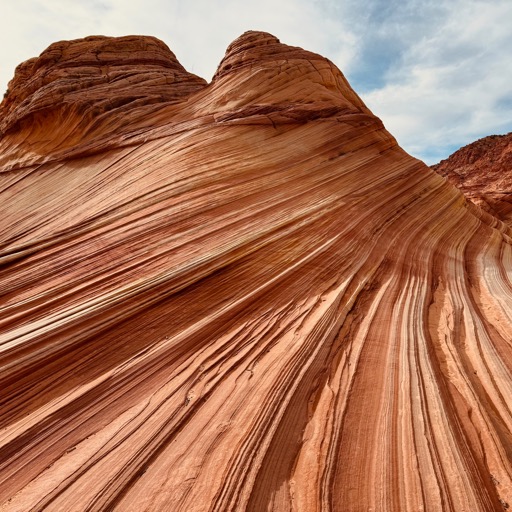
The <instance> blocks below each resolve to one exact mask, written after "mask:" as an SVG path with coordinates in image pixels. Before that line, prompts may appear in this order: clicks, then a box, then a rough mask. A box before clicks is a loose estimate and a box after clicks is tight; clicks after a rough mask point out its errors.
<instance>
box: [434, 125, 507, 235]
mask: <svg viewBox="0 0 512 512" xmlns="http://www.w3.org/2000/svg"><path fill="white" fill-rule="evenodd" d="M432 168H433V169H434V170H435V171H437V172H438V173H439V174H441V176H445V177H446V178H448V180H449V181H450V183H452V184H453V185H455V186H456V187H457V188H458V189H460V190H461V191H462V192H463V193H464V195H465V196H467V197H469V198H470V199H471V200H472V201H473V202H474V203H476V204H478V206H480V207H481V208H483V209H484V210H486V211H488V212H489V213H491V214H492V215H495V216H496V217H498V218H499V219H501V220H502V221H503V222H506V223H507V224H508V225H509V226H511V227H512V132H511V133H508V134H507V135H491V136H489V137H484V138H483V139H479V140H477V141H476V142H473V143H472V144H468V145H467V146H464V147H463V148H461V149H459V150H458V151H456V152H455V153H453V155H451V156H450V157H449V158H447V159H446V160H443V161H442V162H439V163H438V164H436V165H433V166H432Z"/></svg>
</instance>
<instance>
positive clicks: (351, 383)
mask: <svg viewBox="0 0 512 512" xmlns="http://www.w3.org/2000/svg"><path fill="white" fill-rule="evenodd" d="M98 41H102V43H101V44H103V43H105V44H107V43H108V45H113V46H114V47H115V48H117V50H116V52H119V53H120V54H121V55H122V54H123V52H124V51H122V50H121V48H123V47H124V44H125V43H126V44H128V43H129V45H128V48H131V45H132V44H134V45H136V46H137V47H143V46H144V45H145V44H146V43H147V44H148V45H150V46H152V47H153V46H154V47H155V48H158V49H162V48H163V45H162V44H161V43H159V42H156V41H155V40H154V39H149V40H148V39H147V38H142V39H140V38H123V39H117V40H110V42H108V41H107V40H103V39H102V40H98V39H96V38H93V39H92V40H87V39H86V40H82V41H74V42H71V43H58V44H57V45H54V46H53V47H51V48H54V47H56V48H67V50H66V51H67V52H68V55H69V56H71V55H76V59H78V60H77V63H78V62H79V59H80V55H87V54H88V51H89V50H88V48H90V47H91V48H92V46H94V45H96V44H97V43H98ZM90 45H92V46H90ZM79 46H81V47H82V49H81V50H80V51H78V47H79ZM75 47H76V48H75ZM75 49H76V51H75ZM155 51H156V50H155ZM162 51H164V50H162ZM50 53H51V54H52V51H50ZM156 53H158V52H156ZM164 53H165V52H164ZM126 54H127V55H128V54H131V50H130V51H128V50H127V53H126ZM43 55H44V54H43ZM158 55H160V53H158ZM167 55H168V57H169V65H168V67H166V65H165V64H162V63H161V62H160V61H159V62H160V63H159V64H158V69H168V70H169V73H173V76H175V77H178V75H179V77H182V78H183V80H185V85H183V83H182V82H181V81H180V80H179V79H177V78H176V79H173V80H169V81H168V82H166V83H165V87H164V84H163V83H162V84H160V85H159V86H158V87H159V90H160V89H161V91H162V92H161V93H159V94H160V96H159V98H160V99H159V100H158V101H159V103H157V105H158V108H149V107H148V105H153V106H154V105H155V104H153V103H151V101H152V100H148V102H146V99H145V98H146V96H145V94H147V95H148V97H152V93H151V92H150V91H152V90H153V89H152V88H151V87H149V85H148V88H146V85H147V84H146V85H144V87H142V86H141V89H140V90H139V92H140V95H141V97H140V98H139V99H138V102H135V104H132V103H131V102H130V103H123V104H122V105H121V106H120V107H119V109H121V110H118V109H117V107H115V108H112V109H109V108H105V101H106V100H105V97H103V96H101V98H100V96H96V95H94V98H93V99H92V104H93V105H94V104H98V105H100V106H101V108H100V109H99V112H100V113H99V115H98V117H95V110H94V107H93V108H92V110H91V115H92V117H91V118H90V119H89V118H88V121H87V122H88V123H89V122H92V123H93V125H94V130H93V132H94V133H92V134H90V135H88V136H85V137H84V135H83V133H82V131H81V128H80V127H81V126H82V125H81V124H80V123H78V124H76V125H73V124H72V123H71V121H70V123H71V124H67V123H68V119H72V118H73V116H74V113H73V111H72V108H71V111H70V112H68V110H69V109H62V108H61V107H57V106H55V109H56V110H58V111H59V112H60V113H59V116H62V117H61V118H59V119H60V122H59V123H57V124H55V122H54V118H53V117H52V116H49V117H46V116H45V115H42V116H40V117H38V114H36V112H33V111H32V110H31V108H32V107H31V105H33V104H35V103H34V102H36V100H37V101H39V100H38V98H39V95H41V96H42V95H43V93H45V86H42V87H41V88H40V89H37V88H36V87H34V88H33V91H32V92H31V93H30V94H28V93H27V94H25V93H24V92H22V90H21V89H23V88H25V90H26V91H28V90H29V89H28V88H27V87H28V86H27V85H23V84H25V83H29V82H30V81H31V80H35V77H36V76H37V73H36V75H33V76H32V74H30V73H28V72H26V73H25V74H24V75H23V72H22V71H19V73H22V75H20V77H18V78H17V79H15V80H14V82H11V89H12V90H11V92H10V93H9V96H8V97H7V99H6V101H5V102H4V104H3V106H2V108H3V112H8V114H7V116H8V117H9V116H10V118H12V119H18V118H19V119H20V120H21V121H20V122H17V123H16V122H13V124H11V125H9V126H10V128H8V129H6V130H5V131H4V135H3V138H2V140H1V141H0V145H1V148H2V155H1V158H2V162H4V164H3V168H2V172H0V190H1V192H0V204H1V208H2V216H1V220H0V264H1V267H0V290H1V294H2V298H1V302H0V303H1V309H0V343H1V344H0V366H1V371H0V404H1V417H0V421H1V423H0V503H3V505H2V506H1V507H0V509H1V510H6V511H23V512H26V511H28V510H66V511H83V510H134V511H143V510H152V511H162V510H172V511H187V512H192V511H198V512H199V511H200V512H203V511H214V510H215V511H242V510H248V511H255V512H261V511H267V510H268V511H291V510H296V511H301V512H304V511H339V512H347V511H349V512H350V511H357V512H358V511H368V510H374V511H390V512H396V511H400V510H403V511H419V510H425V511H444V510H453V511H462V510H467V511H490V510H495V511H498V510H503V509H504V508H506V507H507V506H508V503H512V486H511V476H512V411H511V407H512V398H511V397H512V343H511V340H512V308H511V305H512V286H511V282H510V276H511V271H512V244H511V238H510V235H511V231H510V228H509V227H508V226H507V225H505V224H504V223H502V222H501V221H499V220H498V219H496V218H495V217H493V216H492V215H490V214H488V213H486V212H483V211H482V210H481V209H478V208H475V207H474V205H472V204H471V203H470V202H468V201H467V200H466V199H465V198H464V196H463V195H462V194H461V193H460V192H459V191H458V190H457V189H456V188H455V187H453V186H452V185H450V184H449V183H448V182H447V181H446V180H445V179H443V178H442V177H441V176H439V175H438V174H436V173H435V172H433V171H432V170H431V169H429V168H428V167H427V166H426V165H425V164H423V163H422V162H420V161H418V160H416V159H414V158H412V157H410V156H409V155H408V154H406V153H405V152H404V151H403V150H402V149H401V148H400V147H398V145H397V143H396V141H395V139H394V138H393V137H392V136H391V135H390V134H389V133H388V132H387V131H386V130H385V129H384V127H383V125H382V123H381V122H380V120H379V119H377V118H376V117H375V116H373V115H372V114H371V112H369V110H368V109H367V108H366V107H365V106H364V104H363V103H362V101H361V100H360V99H359V98H358V96H357V95H356V94H355V93H354V91H353V90H352V89H351V88H350V86H349V85H348V83H347V81H346V80H345V78H344V77H343V75H342V74H341V73H340V71H339V70H338V69H337V68H336V67H335V66H334V65H333V64H332V63H331V62H329V61H327V60H326V59H324V58H322V57H320V56H318V55H315V54H311V53H309V52H306V51H304V50H301V49H298V48H292V47H288V46H286V45H283V44H281V43H279V41H278V40H277V39H276V38H274V37H273V36H271V35H269V34H265V33H259V32H249V33H246V34H244V35H242V36H241V37H240V38H239V39H238V40H236V41H235V42H234V43H233V44H232V45H231V46H230V47H229V48H228V52H227V55H226V57H225V58H224V60H223V61H222V63H221V65H220V67H219V70H218V72H217V74H216V75H215V77H214V79H213V81H212V83H211V84H208V85H205V84H204V83H202V81H201V80H200V79H197V78H194V77H191V76H190V75H189V74H188V73H186V72H185V71H184V70H183V69H182V68H181V66H179V65H178V64H177V63H176V61H175V59H174V57H173V56H172V54H170V52H169V53H167ZM70 59H71V57H70ZM109 59H110V60H109V62H111V64H110V65H111V66H115V65H116V62H117V59H116V56H115V55H112V56H111V57H109ZM36 62H37V61H36ZM69 62H72V59H71V61H68V64H67V65H66V66H67V67H68V68H69V67H72V66H70V65H69ZM57 63H58V61H57ZM30 65H33V64H30V63H29V64H26V65H24V66H22V68H21V70H24V69H25V68H26V66H30ZM88 65H89V64H88ZM52 66H53V64H52V65H49V67H48V70H47V73H48V74H50V75H51V74H52V73H54V70H53V67H52ZM137 66H138V65H137ZM140 69H141V70H140V76H139V77H138V78H137V83H139V80H140V82H141V83H146V82H147V81H146V80H145V79H144V76H145V71H143V67H142V68H140ZM55 72H56V71H55ZM94 73H96V71H95V72H94ZM148 73H149V74H150V75H151V73H153V71H152V70H148ZM98 76H99V75H98ZM23 77H24V78H23ZM91 80H92V79H91ZM102 80H103V79H102ZM120 80H121V81H123V83H124V82H126V89H123V91H124V92H123V93H122V97H126V96H123V95H124V94H126V95H129V91H130V89H131V86H129V82H130V80H129V78H128V76H126V77H124V78H123V77H122V76H121V78H120ZM148 81H151V80H149V79H148ZM55 82H57V83H55ZM55 82H52V83H55V85H53V86H51V84H49V86H48V87H49V88H50V89H51V87H54V88H56V87H57V85H58V84H59V81H58V80H55ZM92 82H93V83H92V84H91V83H90V82H89V78H87V79H86V80H85V81H84V82H82V79H80V77H77V78H76V79H73V81H72V84H74V85H72V87H71V89H70V91H68V92H67V93H66V94H64V97H67V94H71V95H72V96H73V97H75V98H76V101H75V100H73V102H72V104H73V105H74V104H75V102H76V103H78V104H80V105H81V104H82V103H81V101H82V100H81V98H84V103H85V104H86V105H89V103H88V102H87V101H88V100H87V101H86V100H85V98H88V97H89V94H91V95H92V94H93V91H94V88H95V87H102V86H103V85H104V86H105V87H107V86H108V83H109V82H108V81H106V82H105V83H104V84H103V82H102V84H103V85H97V86H96V85H94V84H95V83H96V82H95V81H94V80H92ZM82 83H83V87H82V88H77V85H79V84H82ZM17 84H18V85H17ZM61 86H63V84H60V85H58V90H61ZM137 87H138V86H137ZM94 94H96V93H94ZM105 96H108V97H110V99H111V101H113V102H114V104H115V103H116V99H115V98H116V93H115V92H113V91H112V90H111V91H110V92H108V94H107V93H106V92H105ZM160 100H161V101H160ZM96 102H97V103H96ZM139 105H142V107H143V108H142V109H141V108H139ZM49 108H50V110H52V109H53V108H54V107H53V106H52V104H51V102H50V104H49ZM25 112H31V113H30V116H35V118H37V126H38V128H37V130H39V131H37V130H36V127H32V126H31V123H28V124H27V123H25V122H24V121H23V119H24V117H23V116H24V115H25V114H24V113H25ZM121 112H122V115H121ZM5 115H6V114H4V116H5ZM27 115H29V114H27ZM68 116H69V117H68ZM123 116H124V117H123ZM28 118H29V117H26V119H28ZM3 119H6V117H4V118H3ZM125 120H126V122H125ZM73 122H74V121H73ZM46 123H48V124H46ZM59 126H61V127H62V129H60V128H58V127H59ZM88 126H89V125H88ZM71 128H72V129H71ZM52 130H56V132H55V138H56V140H58V141H59V142H58V144H57V143H54V142H53V131H52ZM38 133H46V134H47V140H48V141H50V142H48V143H47V144H41V143H40V141H39V139H38V137H39V136H36V135H37V134H38Z"/></svg>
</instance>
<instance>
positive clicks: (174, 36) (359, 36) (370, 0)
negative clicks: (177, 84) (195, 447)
mask: <svg viewBox="0 0 512 512" xmlns="http://www.w3.org/2000/svg"><path fill="white" fill-rule="evenodd" d="M1 10H2V16H1V19H0V90H5V89H6V88H7V82H8V81H9V80H10V79H11V78H12V76H13V74H14V68H15V67H16V65H17V64H18V63H20V62H21V61H23V60H26V59H28V58H30V57H33V56H37V55H39V54H40V53H41V52H42V51H43V50H44V49H45V48H46V47H47V46H48V45H49V44H51V43H52V42H54V41H58V40H62V39H76V38H79V37H84V36H87V35H92V34H103V35H112V36H120V35H127V34H147V35H154V36H156V37H158V38H160V39H162V40H163V41H165V42H166V43H167V44H168V46H169V47H170V48H171V50H173V52H174V53H175V54H176V56H177V57H178V59H179V60H180V62H181V63H182V64H183V65H184V66H185V67H186V68H187V69H188V70H189V71H191V72H193V73H196V74H198V75H200V76H202V77H204V78H206V79H208V80H209V79H210V78H211V76H212V75H213V73H214V71H215V68H216V66H217V64H218V63H219V61H220V60H221V58H222V56H223V55H224V51H225V49H226V47H227V45H228V44H229V43H230V42H231V41H232V40H233V39H235V38H236V37H238V36H239V35H240V34H241V33H243V32H245V31H246V30H264V31H267V32H271V33H273V34H274V35H276V36H277V37H279V38H280V39H281V41H282V42H284V43H287V44H291V45H294V46H301V47H303V48H306V49H308V50H311V51H314V52H317V53H320V54H322V55H324V56H326V57H328V58H329V59H331V60H332V61H333V62H334V63H335V64H336V65H337V66H338V67H339V68H340V69H341V70H342V71H343V73H344V74H345V76H346V77H347V78H348V80H349V81H350V83H351V85H352V87H353V88H354V89H355V90H356V91H357V92H358V93H359V94H360V95H361V96H362V98H363V99H364V101H365V102H366V103H367V105H368V106H369V107H370V108H371V109H372V111H373V112H374V113H375V114H377V115H378V116H379V117H380V118H381V119H382V120H383V121H384V124H385V125H386V127H387V128H388V129H389V130H390V131H391V133H393V135H394V136H395V137H396V138H397V139H398V141H399V143H400V144H401V145H402V147H404V149H406V150H407V151H408V152H409V153H411V154H412V155H414V156H416V157H418V158H421V159H423V160H424V161H426V162H427V163H435V162H437V161H439V160H440V159H441V158H445V157H446V156H448V155H449V154H450V153H452V152H453V151H454V150H455V149H457V148H459V147H460V146H462V145H465V144H467V143H469V142H472V141H473V140H476V139H478V138H480V137H483V136H485V135H490V134H496V133H507V132H509V131H512V29H511V28H510V27H511V20H512V1H511V0H256V1H253V0H87V1H71V0H2V9H1Z"/></svg>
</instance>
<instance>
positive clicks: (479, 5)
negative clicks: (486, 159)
mask: <svg viewBox="0 0 512 512" xmlns="http://www.w3.org/2000/svg"><path fill="white" fill-rule="evenodd" d="M449 5H450V8H449V9H447V10H446V13H445V16H444V17H443V18H441V19H438V20H436V21H437V26H436V27H435V30H431V31H429V32H428V33H427V34H425V35H424V36H423V37H418V38H413V39H411V41H410V45H409V47H408V48H407V49H406V50H405V51H404V53H403V55H402V58H401V60H400V62H399V63H398V64H397V65H396V66H395V67H394V68H392V69H391V70H389V71H388V73H387V75H386V78H385V80H386V83H385V85H384V86H383V87H382V88H380V89H377V90H373V91H371V92H368V93H366V94H363V98H364V100H365V101H366V102H367V104H368V106H369V107H370V108H371V109H372V110H373V111H374V112H375V113H376V114H377V115H379V116H380V117H381V118H382V119H383V120H384V123H385V125H386V127H387V128H388V129H389V130H390V131H391V132H392V133H393V134H394V135H395V136H396V137H397V139H398V141H399V142H400V143H401V145H402V146H403V147H405V148H406V149H407V150H408V151H409V152H411V153H413V154H415V155H416V156H419V157H421V158H423V159H424V160H426V161H429V162H431V163H433V162H434V161H437V160H439V159H440V158H444V157H445V156H446V153H447V152H450V151H452V150H453V149H456V148H457V147H460V146H461V145H464V144H467V143H469V142H471V141H473V140H475V139H477V138H479V137H482V136H485V135H489V134H492V133H503V132H506V131H509V130H512V96H511V93H512V90H511V87H510V84H511V81H512V61H511V59H510V48H512V32H511V31H510V29H509V26H508V24H507V20H511V19H512V3H510V2H508V1H495V2H487V1H471V2H469V1H468V0H464V1H456V2H450V4H449ZM507 98H508V101H507Z"/></svg>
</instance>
